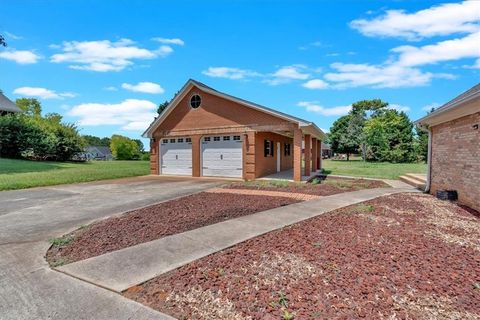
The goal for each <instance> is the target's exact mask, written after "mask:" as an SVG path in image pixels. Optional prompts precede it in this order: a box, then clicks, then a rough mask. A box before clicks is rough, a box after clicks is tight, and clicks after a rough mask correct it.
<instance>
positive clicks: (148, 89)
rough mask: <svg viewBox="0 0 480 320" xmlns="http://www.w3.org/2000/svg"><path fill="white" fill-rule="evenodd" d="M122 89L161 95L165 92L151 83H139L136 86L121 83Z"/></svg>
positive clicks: (157, 85)
mask: <svg viewBox="0 0 480 320" xmlns="http://www.w3.org/2000/svg"><path fill="white" fill-rule="evenodd" d="M122 88H123V89H125V90H129V91H133V92H142V93H152V94H161V93H164V92H165V90H163V88H162V87H161V86H160V85H159V84H157V83H153V82H139V83H137V84H129V83H123V84H122Z"/></svg>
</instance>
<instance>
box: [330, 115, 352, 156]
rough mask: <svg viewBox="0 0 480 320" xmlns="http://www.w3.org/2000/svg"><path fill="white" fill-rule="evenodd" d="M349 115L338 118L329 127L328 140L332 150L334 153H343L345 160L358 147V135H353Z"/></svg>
mask: <svg viewBox="0 0 480 320" xmlns="http://www.w3.org/2000/svg"><path fill="white" fill-rule="evenodd" d="M350 120H351V115H350V114H348V115H346V116H343V117H340V118H338V119H337V120H336V121H335V122H334V123H333V125H332V127H331V128H330V135H329V138H330V142H331V144H332V151H333V152H335V153H345V154H346V155H347V160H350V154H352V153H355V152H357V150H358V148H359V140H358V137H357V136H355V131H356V130H354V128H353V126H350Z"/></svg>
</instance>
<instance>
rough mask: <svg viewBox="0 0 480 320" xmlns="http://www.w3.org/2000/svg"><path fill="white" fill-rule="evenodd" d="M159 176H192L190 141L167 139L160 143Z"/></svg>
mask: <svg viewBox="0 0 480 320" xmlns="http://www.w3.org/2000/svg"><path fill="white" fill-rule="evenodd" d="M160 154H161V158H160V161H161V163H160V165H161V171H160V173H161V174H175V175H185V176H191V175H192V139H191V138H169V139H162V140H161V141H160Z"/></svg>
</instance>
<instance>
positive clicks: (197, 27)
mask: <svg viewBox="0 0 480 320" xmlns="http://www.w3.org/2000/svg"><path fill="white" fill-rule="evenodd" d="M0 33H1V34H3V35H5V37H6V40H7V42H8V47H7V48H6V49H3V48H0V75H1V76H0V88H1V89H2V90H3V92H4V93H5V94H6V95H7V96H8V97H10V98H11V99H12V100H13V99H16V98H19V97H36V98H39V100H40V101H41V102H42V105H43V107H44V111H45V112H58V113H60V114H62V115H63V116H64V119H65V120H66V121H69V122H76V123H77V124H78V125H79V127H80V128H81V129H82V131H81V132H82V133H84V134H94V135H97V136H110V135H112V134H113V133H119V134H124V135H127V136H129V137H132V138H138V137H139V136H140V135H141V133H142V132H143V131H144V129H145V128H146V127H147V126H148V124H149V123H150V122H151V120H152V119H153V116H154V115H155V109H156V105H157V104H158V103H160V102H163V101H165V100H169V99H170V98H171V97H172V96H173V95H174V93H175V92H176V91H177V90H179V89H180V88H181V86H182V85H183V84H184V83H185V82H186V81H187V80H188V79H189V78H194V79H196V80H199V81H202V82H204V83H205V84H207V85H209V86H212V87H214V88H216V89H218V90H220V91H224V92H226V93H229V94H232V95H235V96H239V97H241V98H244V99H247V100H251V101H254V102H256V103H260V104H263V105H265V106H268V107H271V108H275V109H278V110H280V111H283V112H286V113H289V114H292V115H295V116H298V117H301V118H305V119H309V120H311V121H314V122H315V123H316V124H317V125H318V126H319V127H320V128H324V129H327V130H328V129H329V128H330V126H331V124H332V123H333V121H335V119H337V118H338V117H339V116H341V115H343V114H345V113H346V112H348V109H349V106H350V104H351V103H353V102H355V101H357V100H361V99H371V98H381V99H383V100H385V101H388V102H389V103H390V104H391V105H392V106H393V107H395V108H398V109H401V110H405V111H407V114H408V115H409V116H410V118H411V119H412V120H415V119H417V118H419V117H421V116H422V115H424V114H425V110H426V108H429V106H432V105H433V106H438V105H441V104H443V103H445V102H447V101H448V100H450V99H451V98H453V97H455V96H456V95H458V94H460V93H461V92H462V91H464V90H466V89H468V88H470V87H471V86H473V85H475V84H476V83H478V82H479V71H480V1H465V2H442V1H391V2H389V1H333V0H332V1H278V2H273V1H263V2H260V1H247V0H245V1H229V2H228V3H227V2H225V1H203V2H200V1H170V2H167V1H163V2H161V1H105V0H103V1H21V0H3V1H2V8H1V11H0Z"/></svg>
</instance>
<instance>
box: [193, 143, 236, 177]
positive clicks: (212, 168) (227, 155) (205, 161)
mask: <svg viewBox="0 0 480 320" xmlns="http://www.w3.org/2000/svg"><path fill="white" fill-rule="evenodd" d="M242 153H243V152H242V141H241V139H240V136H239V135H232V136H230V135H229V136H211V137H204V138H203V139H202V175H203V176H213V177H235V178H241V177H242V176H243V169H242V163H243V161H242Z"/></svg>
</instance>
